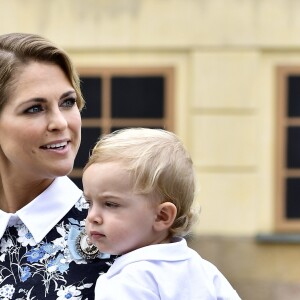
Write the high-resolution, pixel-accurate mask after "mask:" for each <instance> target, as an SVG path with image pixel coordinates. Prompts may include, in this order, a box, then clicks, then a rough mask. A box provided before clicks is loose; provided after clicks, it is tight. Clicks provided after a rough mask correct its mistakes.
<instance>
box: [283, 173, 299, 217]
mask: <svg viewBox="0 0 300 300" xmlns="http://www.w3.org/2000/svg"><path fill="white" fill-rule="evenodd" d="M299 199H300V178H287V179H286V217H287V218H288V219H296V218H300V201H299Z"/></svg>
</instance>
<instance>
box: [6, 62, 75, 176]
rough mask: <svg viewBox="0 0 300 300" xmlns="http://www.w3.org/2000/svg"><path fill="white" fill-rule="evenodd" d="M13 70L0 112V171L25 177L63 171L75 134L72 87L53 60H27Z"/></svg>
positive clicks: (71, 156) (71, 158) (72, 150)
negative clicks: (8, 94) (12, 84)
mask: <svg viewBox="0 0 300 300" xmlns="http://www.w3.org/2000/svg"><path fill="white" fill-rule="evenodd" d="M17 76H18V77H17V78H16V83H15V84H14V86H13V88H12V93H11V95H10V97H9V99H8V101H7V103H6V104H5V106H4V108H3V110H2V112H1V113H0V168H1V173H2V172H6V174H7V175H8V176H10V175H11V176H15V175H17V174H18V175H21V176H30V178H31V179H33V178H37V179H46V178H51V179H52V178H55V177H57V176H63V175H66V174H68V173H69V172H70V171H71V170H72V168H73V163H74V159H75V156H76V154H77V151H78V148H79V145H80V139H81V117H80V112H79V110H78V107H77V105H76V93H75V90H74V88H73V87H72V85H71V83H70V82H69V80H68V79H67V77H66V76H65V74H64V73H63V71H62V70H61V69H60V68H59V67H58V66H57V65H54V64H49V63H41V62H31V63H29V64H28V65H26V66H25V67H24V68H23V69H21V71H20V73H19V74H18V75H17ZM25 178H26V177H25Z"/></svg>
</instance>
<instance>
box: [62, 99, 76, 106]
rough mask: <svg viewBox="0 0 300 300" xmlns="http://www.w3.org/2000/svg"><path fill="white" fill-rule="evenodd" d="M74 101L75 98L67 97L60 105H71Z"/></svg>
mask: <svg viewBox="0 0 300 300" xmlns="http://www.w3.org/2000/svg"><path fill="white" fill-rule="evenodd" d="M75 103H76V99H75V98H68V99H65V100H64V101H63V103H62V105H61V106H63V107H73V106H74V105H75Z"/></svg>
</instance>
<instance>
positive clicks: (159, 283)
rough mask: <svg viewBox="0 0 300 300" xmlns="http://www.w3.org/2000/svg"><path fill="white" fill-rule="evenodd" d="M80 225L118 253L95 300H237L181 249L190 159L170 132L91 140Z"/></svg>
mask: <svg viewBox="0 0 300 300" xmlns="http://www.w3.org/2000/svg"><path fill="white" fill-rule="evenodd" d="M83 188H84V197H85V198H86V200H87V202H88V203H89V212H88V216H87V219H86V230H87V233H88V236H89V239H90V241H91V242H92V243H93V244H94V245H96V246H97V248H98V249H99V250H100V251H101V252H105V253H109V254H113V255H118V256H119V257H118V258H117V259H116V260H115V261H114V263H113V265H112V266H111V268H110V269H109V271H108V272H107V273H106V274H102V275H101V276H100V277H99V279H98V281H97V284H96V289H95V299H96V300H99V299H106V300H109V299H116V300H120V299H121V300H128V299H139V300H140V299H162V300H166V299H168V300H169V299H177V300H190V299H203V300H213V299H214V300H225V299H226V300H229V299H230V300H236V299H240V297H239V296H238V295H237V293H236V292H235V290H234V289H233V288H232V287H231V285H230V284H229V282H228V281H227V280H226V278H225V277H224V276H223V275H222V274H221V273H220V272H219V271H218V269H217V268H216V267H215V266H214V265H212V264H211V263H209V262H208V261H206V260H204V259H202V258H201V257H200V256H199V255H198V254H197V253H196V252H195V251H194V250H192V249H190V248H189V247H188V246H187V243H186V241H185V239H184V238H183V236H184V235H186V234H187V233H188V232H189V230H190V228H191V225H192V223H193V219H194V215H193V212H192V204H193V200H194V193H195V176H194V169H193V163H192V160H191V158H190V156H189V155H188V153H187V152H186V150H185V149H184V147H183V145H182V143H181V142H180V141H179V140H178V138H177V137H176V135H174V134H173V133H171V132H168V131H165V130H160V129H146V128H135V129H134V128H132V129H124V130H120V131H116V132H114V133H111V134H109V135H107V136H105V137H103V138H102V139H100V140H99V141H98V143H97V144H96V146H95V147H94V149H93V152H92V155H91V157H90V159H89V161H88V163H87V165H86V167H85V169H84V174H83Z"/></svg>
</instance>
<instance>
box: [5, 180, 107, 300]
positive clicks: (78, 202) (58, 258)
mask: <svg viewBox="0 0 300 300" xmlns="http://www.w3.org/2000/svg"><path fill="white" fill-rule="evenodd" d="M81 195H82V191H81V190H80V189H79V188H78V187H77V186H76V185H75V184H74V183H73V182H72V181H71V180H70V179H69V178H68V177H60V178H57V179H55V180H54V182H53V183H52V184H51V185H50V186H49V187H48V188H47V189H46V190H45V191H44V192H43V193H42V194H41V195H39V196H38V197H37V198H35V199H34V200H33V201H32V202H30V203H29V204H28V205H26V206H25V207H23V208H22V209H20V210H19V211H17V212H16V213H14V214H11V213H6V212H3V211H1V210H0V238H1V239H0V300H10V299H13V300H21V299H22V300H23V299H24V300H39V299H57V300H63V299H70V300H73V299H74V300H75V299H76V300H85V299H94V286H95V282H96V280H97V278H98V277H99V275H100V274H102V273H105V272H106V271H107V270H108V268H109V267H110V265H111V263H112V258H110V257H109V255H105V254H101V253H99V252H97V249H94V248H93V249H91V251H90V249H87V248H89V247H87V248H86V245H85V244H84V243H85V241H84V222H85V217H86V215H87V205H86V203H85V201H84V199H83V198H82V197H81Z"/></svg>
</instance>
